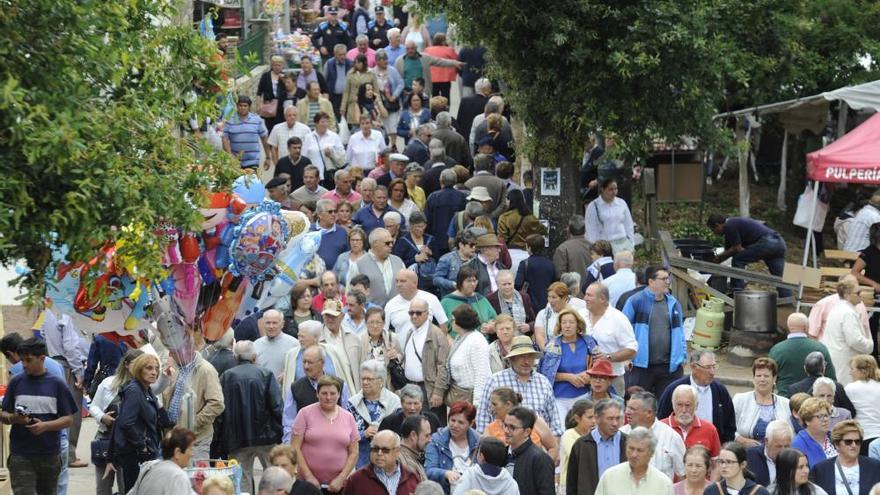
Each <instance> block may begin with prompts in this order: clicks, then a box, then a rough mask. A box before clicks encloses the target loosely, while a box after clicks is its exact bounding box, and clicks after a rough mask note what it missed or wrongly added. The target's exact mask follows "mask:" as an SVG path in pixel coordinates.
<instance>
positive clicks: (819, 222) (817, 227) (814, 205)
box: [792, 184, 828, 232]
mask: <svg viewBox="0 0 880 495" xmlns="http://www.w3.org/2000/svg"><path fill="white" fill-rule="evenodd" d="M813 211H815V212H816V213H815V217H813V225H812V229H811V230H813V231H815V232H822V228H823V227H824V226H825V217H826V216H827V215H828V205H827V204H825V203H823V202H822V201H820V200H819V199H818V197H816V201H813V186H812V185H811V184H807V187H806V188H804V192H803V193H802V194H801V195H800V196H799V197H798V203H797V210H796V211H795V213H794V221H793V222H792V223H794V224H795V225H797V226H798V227H803V228H805V229H807V228H810V217H812V216H813Z"/></svg>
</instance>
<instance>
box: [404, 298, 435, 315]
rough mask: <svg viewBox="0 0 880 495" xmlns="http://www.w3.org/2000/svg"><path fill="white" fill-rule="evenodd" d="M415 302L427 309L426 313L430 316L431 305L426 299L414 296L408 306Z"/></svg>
mask: <svg viewBox="0 0 880 495" xmlns="http://www.w3.org/2000/svg"><path fill="white" fill-rule="evenodd" d="M416 303H419V304H423V305H424V307H425V309H427V310H428V313H429V316H430V312H431V306H430V305H429V304H428V301H425V300H424V299H423V298H421V297H418V296H416V297H414V298H413V299H412V301H410V302H409V307H410V308H411V307H413V304H416ZM428 319H429V320H430V318H428Z"/></svg>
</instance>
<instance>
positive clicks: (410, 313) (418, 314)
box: [409, 311, 427, 316]
mask: <svg viewBox="0 0 880 495" xmlns="http://www.w3.org/2000/svg"><path fill="white" fill-rule="evenodd" d="M425 313H427V311H410V312H409V315H410V316H422V315H423V314H425Z"/></svg>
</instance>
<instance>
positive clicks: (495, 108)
mask: <svg viewBox="0 0 880 495" xmlns="http://www.w3.org/2000/svg"><path fill="white" fill-rule="evenodd" d="M483 111H484V112H486V113H487V114H490V113H501V108H500V107H499V105H498V103H497V102H494V101H492V100H491V99H490V100H489V101H487V102H486V105H485V106H483Z"/></svg>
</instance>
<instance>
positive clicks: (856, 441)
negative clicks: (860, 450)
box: [840, 438, 862, 447]
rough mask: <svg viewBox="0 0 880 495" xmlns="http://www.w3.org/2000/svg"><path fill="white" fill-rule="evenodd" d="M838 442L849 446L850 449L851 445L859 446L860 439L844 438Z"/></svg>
mask: <svg viewBox="0 0 880 495" xmlns="http://www.w3.org/2000/svg"><path fill="white" fill-rule="evenodd" d="M840 441H841V443H843V444H844V445H849V446H850V447H851V446H853V445H861V444H862V439H861V438H844V439H841V440H840Z"/></svg>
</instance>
